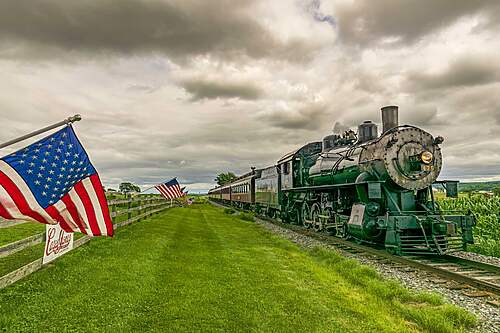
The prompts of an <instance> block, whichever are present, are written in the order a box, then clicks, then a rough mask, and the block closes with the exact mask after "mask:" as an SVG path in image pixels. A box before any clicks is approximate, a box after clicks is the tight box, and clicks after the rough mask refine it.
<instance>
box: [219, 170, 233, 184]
mask: <svg viewBox="0 0 500 333" xmlns="http://www.w3.org/2000/svg"><path fill="white" fill-rule="evenodd" d="M235 179H236V175H235V174H234V173H232V172H227V173H220V174H219V175H218V176H217V178H215V179H214V180H215V181H216V182H217V184H218V185H226V184H228V183H230V182H232V181H233V180H235Z"/></svg>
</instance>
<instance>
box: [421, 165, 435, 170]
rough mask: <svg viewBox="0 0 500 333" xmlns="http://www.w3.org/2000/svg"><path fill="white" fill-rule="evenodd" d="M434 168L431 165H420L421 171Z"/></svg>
mask: <svg viewBox="0 0 500 333" xmlns="http://www.w3.org/2000/svg"><path fill="white" fill-rule="evenodd" d="M432 170H434V166H433V165H422V171H432Z"/></svg>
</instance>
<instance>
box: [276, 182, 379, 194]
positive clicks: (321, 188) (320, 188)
mask: <svg viewBox="0 0 500 333" xmlns="http://www.w3.org/2000/svg"><path fill="white" fill-rule="evenodd" d="M377 183H378V184H383V183H385V181H382V180H367V181H364V182H358V183H342V184H333V185H318V186H306V187H294V188H290V189H283V191H305V190H324V189H329V188H338V187H344V186H356V185H364V184H377Z"/></svg>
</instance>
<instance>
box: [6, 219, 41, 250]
mask: <svg viewBox="0 0 500 333" xmlns="http://www.w3.org/2000/svg"><path fill="white" fill-rule="evenodd" d="M44 232H45V224H41V223H35V222H28V223H23V224H19V225H14V226H11V227H8V228H2V229H0V246H3V245H7V244H9V243H12V242H15V241H18V240H21V239H24V238H27V237H30V236H33V235H36V234H41V233H44Z"/></svg>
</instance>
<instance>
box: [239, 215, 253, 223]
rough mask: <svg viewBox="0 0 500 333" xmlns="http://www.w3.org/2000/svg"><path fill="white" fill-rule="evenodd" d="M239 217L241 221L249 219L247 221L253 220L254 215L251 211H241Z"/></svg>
mask: <svg viewBox="0 0 500 333" xmlns="http://www.w3.org/2000/svg"><path fill="white" fill-rule="evenodd" d="M240 219H242V220H243V221H249V222H254V221H255V217H254V215H253V214H252V213H241V214H240Z"/></svg>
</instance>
